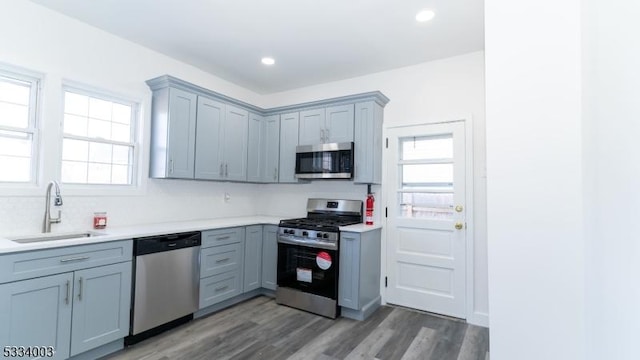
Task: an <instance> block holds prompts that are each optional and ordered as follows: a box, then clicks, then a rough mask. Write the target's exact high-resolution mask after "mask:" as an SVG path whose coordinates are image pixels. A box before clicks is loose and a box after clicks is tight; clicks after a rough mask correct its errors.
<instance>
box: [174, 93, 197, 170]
mask: <svg viewBox="0 0 640 360" xmlns="http://www.w3.org/2000/svg"><path fill="white" fill-rule="evenodd" d="M197 98H198V97H197V96H196V95H195V94H192V93H190V92H187V91H183V90H179V89H173V88H172V89H169V129H168V132H169V139H168V144H167V146H168V148H169V150H168V156H167V161H168V164H167V169H168V176H169V177H171V178H184V179H193V175H194V158H195V144H196V101H197V100H196V99H197Z"/></svg>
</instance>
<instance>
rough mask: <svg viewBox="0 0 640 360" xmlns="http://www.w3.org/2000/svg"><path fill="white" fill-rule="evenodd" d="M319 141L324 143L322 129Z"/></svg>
mask: <svg viewBox="0 0 640 360" xmlns="http://www.w3.org/2000/svg"><path fill="white" fill-rule="evenodd" d="M320 141H321V142H324V129H320Z"/></svg>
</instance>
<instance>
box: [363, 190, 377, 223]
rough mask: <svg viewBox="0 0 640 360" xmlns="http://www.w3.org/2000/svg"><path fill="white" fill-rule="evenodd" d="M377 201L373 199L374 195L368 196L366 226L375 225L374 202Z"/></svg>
mask: <svg viewBox="0 0 640 360" xmlns="http://www.w3.org/2000/svg"><path fill="white" fill-rule="evenodd" d="M374 201H375V199H374V198H373V194H371V193H369V194H367V210H366V212H365V216H366V219H365V224H366V225H373V202H374Z"/></svg>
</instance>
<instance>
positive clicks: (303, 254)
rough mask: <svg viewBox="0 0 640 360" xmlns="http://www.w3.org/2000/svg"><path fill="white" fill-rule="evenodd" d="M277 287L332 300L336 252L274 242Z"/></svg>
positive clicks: (336, 266)
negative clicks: (276, 261)
mask: <svg viewBox="0 0 640 360" xmlns="http://www.w3.org/2000/svg"><path fill="white" fill-rule="evenodd" d="M278 287H286V288H292V289H296V290H300V291H303V292H306V293H311V294H314V295H318V296H322V297H326V298H330V299H334V300H336V299H337V297H338V250H329V249H321V248H314V247H309V246H304V245H294V244H290V243H282V242H278Z"/></svg>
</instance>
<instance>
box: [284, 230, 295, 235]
mask: <svg viewBox="0 0 640 360" xmlns="http://www.w3.org/2000/svg"><path fill="white" fill-rule="evenodd" d="M284 233H285V234H293V230H291V229H285V230H284Z"/></svg>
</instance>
